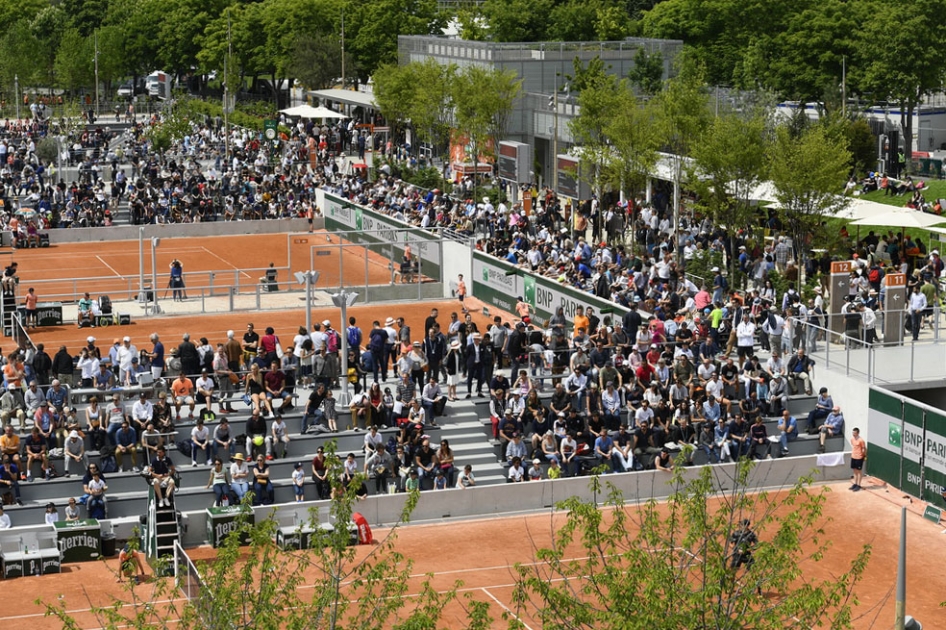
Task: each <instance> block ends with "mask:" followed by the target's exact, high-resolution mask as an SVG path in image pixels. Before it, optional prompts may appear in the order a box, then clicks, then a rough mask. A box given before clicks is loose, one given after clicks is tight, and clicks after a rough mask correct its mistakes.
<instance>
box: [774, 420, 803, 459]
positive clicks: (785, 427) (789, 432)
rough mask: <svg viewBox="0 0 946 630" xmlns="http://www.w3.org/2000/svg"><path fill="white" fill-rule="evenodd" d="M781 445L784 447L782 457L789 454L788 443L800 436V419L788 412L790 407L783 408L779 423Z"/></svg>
mask: <svg viewBox="0 0 946 630" xmlns="http://www.w3.org/2000/svg"><path fill="white" fill-rule="evenodd" d="M778 430H779V431H780V432H781V434H780V435H779V445H780V446H781V449H782V457H785V456H786V455H788V443H789V442H794V441H795V440H796V439H797V438H798V421H797V420H795V417H794V416H793V415H792V414H790V413H788V409H783V410H782V420H781V421H780V422H779V423H778Z"/></svg>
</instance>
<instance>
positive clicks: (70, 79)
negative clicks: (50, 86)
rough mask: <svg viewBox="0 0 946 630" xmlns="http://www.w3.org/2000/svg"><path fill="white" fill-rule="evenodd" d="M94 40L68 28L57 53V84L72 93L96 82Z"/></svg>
mask: <svg viewBox="0 0 946 630" xmlns="http://www.w3.org/2000/svg"><path fill="white" fill-rule="evenodd" d="M93 55H94V50H93V46H92V40H91V39H90V38H88V37H84V36H83V35H82V34H81V33H80V32H79V31H78V30H76V29H74V28H70V29H68V30H67V31H66V32H65V33H63V35H62V39H61V40H60V42H59V51H58V52H57V53H56V63H55V72H56V84H57V85H58V86H59V87H61V88H63V89H65V90H68V91H70V92H72V93H75V92H78V91H79V90H80V89H82V88H84V87H88V86H91V85H93V84H94V83H95V73H94V68H93V59H92V57H93Z"/></svg>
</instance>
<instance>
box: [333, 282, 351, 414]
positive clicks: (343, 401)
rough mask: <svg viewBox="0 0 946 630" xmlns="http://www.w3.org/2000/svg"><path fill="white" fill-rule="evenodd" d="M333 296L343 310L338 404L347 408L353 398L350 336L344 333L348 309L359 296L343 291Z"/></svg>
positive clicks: (334, 302) (336, 304) (340, 325)
mask: <svg viewBox="0 0 946 630" xmlns="http://www.w3.org/2000/svg"><path fill="white" fill-rule="evenodd" d="M331 296H332V304H334V305H335V306H337V307H339V308H340V309H342V321H341V323H340V324H339V326H338V329H339V330H340V331H342V332H341V333H340V334H339V335H338V336H339V337H341V339H342V376H341V379H342V393H341V394H339V396H338V404H339V405H342V406H347V405H348V403H350V402H351V397H350V396H349V394H348V335H347V334H345V332H344V331H345V326H346V325H347V324H348V307H349V306H351V305H352V304H354V303H355V301H356V300H357V299H358V294H357V293H356V292H354V291H345V290H344V289H342V290H341V291H339V292H338V293H332V294H331Z"/></svg>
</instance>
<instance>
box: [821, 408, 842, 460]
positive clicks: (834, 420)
mask: <svg viewBox="0 0 946 630" xmlns="http://www.w3.org/2000/svg"><path fill="white" fill-rule="evenodd" d="M818 432H819V434H820V435H819V436H818V441H819V443H820V444H819V446H818V452H819V453H824V441H825V440H826V439H828V438H829V437H832V436H834V435H842V434H843V433H844V416H843V415H842V414H841V408H840V407H838V406H837V405H835V406H834V407H832V409H831V413H829V414H828V417H827V418H825V420H824V424H823V425H821V428H820V429H819V430H818Z"/></svg>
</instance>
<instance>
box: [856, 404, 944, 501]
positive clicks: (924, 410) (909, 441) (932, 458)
mask: <svg viewBox="0 0 946 630" xmlns="http://www.w3.org/2000/svg"><path fill="white" fill-rule="evenodd" d="M867 426H868V433H867V435H868V451H867V471H868V473H869V474H870V475H872V476H874V477H878V478H880V479H883V480H884V481H886V482H887V483H889V484H891V485H893V486H894V487H897V488H900V489H901V490H903V491H904V492H905V493H907V494H909V495H911V496H914V497H919V498H922V499H924V500H926V501H929V502H931V503H934V504H936V505H938V506H941V507H944V506H946V501H944V500H943V497H942V493H943V489H944V486H946V415H944V414H943V412H941V411H939V410H937V409H934V408H932V407H929V406H927V405H924V404H922V403H918V402H916V401H913V400H911V399H909V398H905V397H902V396H899V395H896V394H892V393H890V392H888V391H885V390H879V389H876V388H871V390H870V396H869V409H868V416H867Z"/></svg>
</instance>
